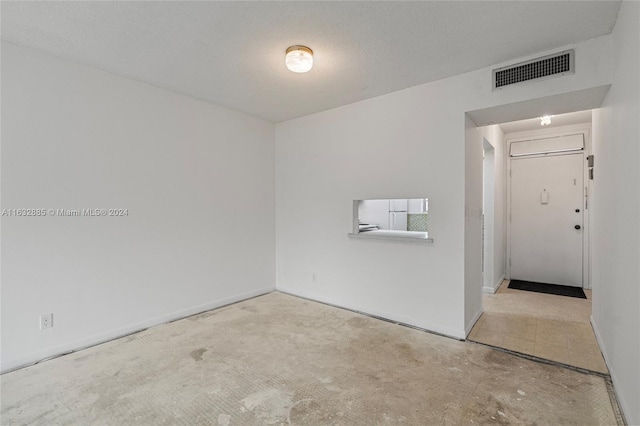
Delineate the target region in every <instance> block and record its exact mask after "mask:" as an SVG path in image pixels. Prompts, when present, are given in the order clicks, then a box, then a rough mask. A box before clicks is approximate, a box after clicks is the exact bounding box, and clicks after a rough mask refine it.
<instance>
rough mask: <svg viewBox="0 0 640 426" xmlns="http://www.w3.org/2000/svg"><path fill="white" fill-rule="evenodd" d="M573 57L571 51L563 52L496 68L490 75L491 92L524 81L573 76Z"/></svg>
mask: <svg viewBox="0 0 640 426" xmlns="http://www.w3.org/2000/svg"><path fill="white" fill-rule="evenodd" d="M574 55H575V53H574V51H573V50H565V51H563V52H560V53H555V54H553V55H548V56H543V57H541V58H536V59H532V60H530V61H526V62H520V63H518V64H514V65H509V66H507V67H502V68H496V69H495V70H493V73H492V74H493V84H492V88H493V90H495V89H502V88H503V87H505V86H511V85H513V84H518V83H523V82H525V81H531V80H541V79H545V78H551V77H559V76H561V75H566V74H573V73H574V70H575V65H574V64H575V61H574Z"/></svg>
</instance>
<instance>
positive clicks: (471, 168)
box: [464, 115, 484, 337]
mask: <svg viewBox="0 0 640 426" xmlns="http://www.w3.org/2000/svg"><path fill="white" fill-rule="evenodd" d="M483 142H484V141H483V138H482V132H481V131H480V129H479V128H478V127H476V125H475V123H474V122H473V121H472V120H471V118H469V116H467V115H465V144H464V150H465V154H464V159H465V172H464V173H465V174H464V191H465V195H464V200H465V202H464V209H465V222H464V326H465V327H464V329H465V337H466V336H467V334H469V333H470V332H471V329H472V328H473V325H474V324H475V323H476V321H477V320H478V318H480V315H481V314H482V189H483V185H482V149H483Z"/></svg>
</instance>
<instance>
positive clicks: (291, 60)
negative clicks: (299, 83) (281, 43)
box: [285, 45, 313, 73]
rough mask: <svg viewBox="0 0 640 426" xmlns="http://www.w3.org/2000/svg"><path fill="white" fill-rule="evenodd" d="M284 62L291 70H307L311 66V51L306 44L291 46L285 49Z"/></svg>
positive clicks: (299, 71)
mask: <svg viewBox="0 0 640 426" xmlns="http://www.w3.org/2000/svg"><path fill="white" fill-rule="evenodd" d="M285 63H286V64H287V68H289V70H290V71H293V72H298V73H302V72H307V71H309V70H310V69H311V67H312V66H313V51H312V50H311V49H309V48H308V47H306V46H299V45H296V46H291V47H290V48H288V49H287V56H286V60H285Z"/></svg>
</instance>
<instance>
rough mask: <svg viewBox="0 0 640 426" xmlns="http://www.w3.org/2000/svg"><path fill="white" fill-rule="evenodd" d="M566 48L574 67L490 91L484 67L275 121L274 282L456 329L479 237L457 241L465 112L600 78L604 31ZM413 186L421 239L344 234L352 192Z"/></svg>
mask: <svg viewBox="0 0 640 426" xmlns="http://www.w3.org/2000/svg"><path fill="white" fill-rule="evenodd" d="M567 47H574V48H575V49H576V70H578V72H577V73H576V74H575V75H569V76H565V77H562V78H556V79H550V80H545V81H542V82H538V83H531V84H523V85H519V86H517V87H512V88H508V89H505V90H499V91H492V90H491V69H489V68H487V69H483V70H478V71H474V72H471V73H467V74H462V75H459V76H455V77H451V78H448V79H445V80H439V81H435V82H432V83H428V84H424V85H420V86H416V87H413V88H410V89H406V90H402V91H398V92H394V93H391V94H388V95H385V96H380V97H377V98H373V99H369V100H365V101H362V102H358V103H354V104H351V105H347V106H344V107H341V108H336V109H332V110H328V111H325V112H321V113H318V114H314V115H310V116H306V117H302V118H299V119H295V120H291V121H287V122H283V123H279V124H277V125H276V229H277V232H276V235H277V239H276V241H277V243H276V246H277V247H276V250H277V272H276V277H277V278H276V279H277V284H276V285H277V288H278V289H280V290H283V291H287V292H290V293H294V294H299V295H302V296H305V297H310V298H313V299H316V300H322V301H326V302H330V303H334V304H337V305H340V306H345V307H349V308H352V309H359V310H362V311H365V312H368V313H372V314H377V315H381V316H384V317H387V318H391V319H394V320H397V321H402V322H406V323H409V324H413V325H416V326H420V327H424V328H428V329H430V330H434V331H437V332H440V333H444V334H448V335H452V336H456V337H460V338H463V337H465V333H466V330H465V328H466V327H467V325H468V323H469V322H470V321H471V320H472V319H473V315H474V314H473V312H475V311H476V310H477V308H478V306H479V303H480V302H479V301H476V300H477V299H479V298H480V294H479V291H480V289H481V286H482V285H481V277H480V276H478V277H473V276H472V275H470V274H471V273H478V274H479V273H481V272H480V268H476V265H475V262H470V263H469V264H468V265H467V267H468V268H467V272H465V245H473V250H480V248H481V245H480V241H479V240H478V241H475V240H474V241H470V240H469V239H466V240H465V229H466V216H465V207H470V208H472V209H473V208H479V207H481V203H480V204H478V205H476V204H477V202H476V201H478V200H481V195H480V197H479V198H477V199H476V196H477V193H476V191H481V187H482V184H481V167H482V163H481V161H482V159H481V148H482V137H481V136H480V135H478V138H477V144H478V147H477V152H476V150H475V148H474V149H473V150H472V153H473V155H476V154H477V157H476V158H474V159H473V160H471V161H473V162H474V164H476V161H477V164H478V165H479V170H480V174H479V176H480V177H479V178H478V179H480V184H479V185H475V186H474V187H473V190H472V193H471V194H467V195H468V197H465V188H466V187H467V186H468V185H469V184H470V182H469V181H465V178H466V175H465V173H466V172H465V167H466V163H465V124H466V125H467V127H468V126H469V122H468V120H467V121H466V122H465V120H466V117H465V112H467V111H473V110H479V109H481V108H490V107H493V106H496V105H502V104H508V103H515V102H520V101H525V100H528V99H533V98H539V97H545V96H552V95H557V94H563V93H568V92H572V91H580V90H583V89H589V88H594V87H599V86H602V85H606V84H609V82H610V81H609V80H610V66H609V65H610V64H609V53H610V50H609V49H610V39H609V37H608V36H605V37H600V38H596V39H592V40H588V41H586V42H584V43H580V44H578V45H575V46H566V47H563V48H567ZM561 49H562V48H560V49H555V50H554V52H555V51H558V50H561ZM544 53H550V52H541V53H540V54H544ZM535 56H538V55H535ZM523 59H527V58H523ZM516 61H517V59H515V58H514V61H513V62H516ZM500 65H501V64H497V65H496V66H500ZM594 106H595V105H594ZM521 118H525V117H521ZM470 131H471V132H472V133H476V132H475V130H474V129H471V128H470ZM474 170H475V169H474ZM471 173H472V175H473V176H474V177H477V176H476V173H475V172H474V171H472V172H471ZM416 196H423V197H428V198H429V236H430V237H432V238H433V239H434V244H433V245H432V246H425V245H419V244H408V243H401V242H400V243H391V242H389V243H387V242H380V241H363V240H354V239H349V238H347V233H348V232H350V231H351V228H352V224H351V219H352V201H353V200H357V199H366V198H371V199H374V198H405V197H406V198H412V197H416ZM469 197H470V198H469ZM469 213H470V214H471V215H474V214H475V212H473V211H470V212H469ZM478 225H479V219H478ZM473 226H475V225H473ZM469 230H471V229H470V228H469ZM476 234H477V235H476ZM473 238H474V239H476V238H480V233H479V232H478V233H473ZM478 264H479V263H478ZM469 268H470V269H469ZM476 269H477V271H476ZM473 271H475V272H473ZM314 276H315V277H316V279H315V281H314V280H313V277H314ZM465 280H467V282H468V283H469V282H471V281H474V282H477V283H478V285H477V286H476V287H475V288H474V289H472V290H470V291H472V292H473V293H472V294H471V293H470V294H469V299H473V300H469V299H468V300H465ZM467 288H468V289H471V288H472V287H471V286H468V287H467ZM476 292H478V294H476Z"/></svg>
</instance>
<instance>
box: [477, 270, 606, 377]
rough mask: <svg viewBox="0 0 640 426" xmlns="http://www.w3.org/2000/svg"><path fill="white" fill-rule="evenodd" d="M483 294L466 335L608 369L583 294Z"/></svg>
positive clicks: (505, 288)
mask: <svg viewBox="0 0 640 426" xmlns="http://www.w3.org/2000/svg"><path fill="white" fill-rule="evenodd" d="M508 285H509V281H508V280H504V281H503V282H502V285H501V286H500V288H499V289H498V291H497V292H496V293H495V294H484V295H483V305H484V313H483V314H482V316H481V317H480V319H479V320H478V322H477V323H476V324H475V326H474V327H473V329H472V330H471V333H470V334H469V336H468V340H472V341H475V342H478V343H484V344H487V345H490V346H495V347H499V348H504V349H508V350H511V351H514V352H519V353H523V354H526V355H532V356H535V357H538V358H544V359H548V360H551V361H555V362H559V363H561V364H566V365H570V366H573V367H578V368H582V369H585V370H589V371H594V372H597V373H602V374H608V373H609V371H608V370H607V366H606V365H605V362H604V359H603V357H602V353H601V352H600V347H599V346H598V343H597V341H596V338H595V335H594V332H593V329H592V327H591V323H590V317H591V291H590V290H585V294H586V295H587V299H578V298H573V297H565V296H556V295H551V294H544V293H534V292H530V291H523V290H513V289H510V288H508Z"/></svg>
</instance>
